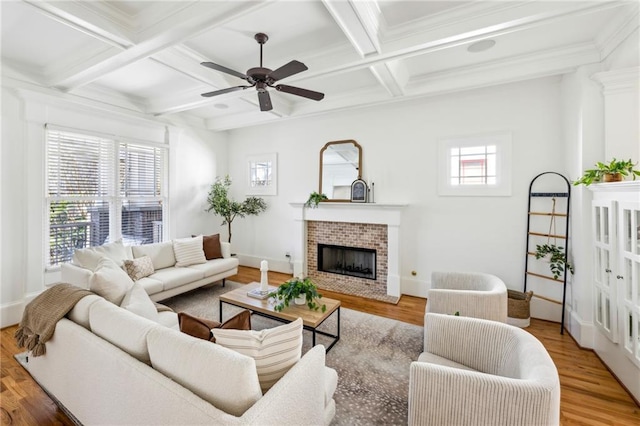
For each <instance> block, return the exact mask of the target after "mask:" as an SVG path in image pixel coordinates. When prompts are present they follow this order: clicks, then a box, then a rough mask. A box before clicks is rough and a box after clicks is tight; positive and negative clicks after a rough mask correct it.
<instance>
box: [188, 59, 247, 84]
mask: <svg viewBox="0 0 640 426" xmlns="http://www.w3.org/2000/svg"><path fill="white" fill-rule="evenodd" d="M200 65H204V66H205V67H207V68H211V69H212V70H216V71H220V72H224V73H227V74H229V75H232V76H234V77H238V78H241V79H243V80H249V77H248V76H246V75H245V74H242V73H240V72H238V71H234V70H232V69H230V68H227V67H223V66H222V65H218V64H214V63H213V62H201V63H200Z"/></svg>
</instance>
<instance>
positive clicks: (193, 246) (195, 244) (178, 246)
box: [173, 235, 207, 267]
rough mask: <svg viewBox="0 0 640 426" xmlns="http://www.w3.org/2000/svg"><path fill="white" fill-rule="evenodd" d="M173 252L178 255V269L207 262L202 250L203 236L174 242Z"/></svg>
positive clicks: (178, 239) (179, 239)
mask: <svg viewBox="0 0 640 426" xmlns="http://www.w3.org/2000/svg"><path fill="white" fill-rule="evenodd" d="M173 252H174V254H175V255H176V266H178V267H182V266H189V265H196V264H198V263H206V262H207V259H206V258H205V257H204V250H203V249H202V235H200V236H198V237H194V238H177V239H175V240H173Z"/></svg>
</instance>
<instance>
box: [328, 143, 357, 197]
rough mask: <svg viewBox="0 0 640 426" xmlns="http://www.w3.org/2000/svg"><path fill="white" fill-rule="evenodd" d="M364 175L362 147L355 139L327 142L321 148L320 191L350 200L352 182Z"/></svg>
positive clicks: (330, 195)
mask: <svg viewBox="0 0 640 426" xmlns="http://www.w3.org/2000/svg"><path fill="white" fill-rule="evenodd" d="M361 177H362V147H361V146H360V145H359V144H358V143H357V142H356V141H354V140H350V139H349V140H343V141H333V142H327V143H326V144H325V146H324V147H323V148H322V149H321V150H320V193H321V194H325V195H326V196H327V197H328V198H329V201H350V200H351V184H352V183H353V181H354V180H356V179H360V178H361Z"/></svg>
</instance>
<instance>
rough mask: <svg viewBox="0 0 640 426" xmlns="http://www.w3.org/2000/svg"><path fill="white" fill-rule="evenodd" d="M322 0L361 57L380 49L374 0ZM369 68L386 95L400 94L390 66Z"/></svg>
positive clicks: (377, 15) (383, 64) (400, 89)
mask: <svg viewBox="0 0 640 426" xmlns="http://www.w3.org/2000/svg"><path fill="white" fill-rule="evenodd" d="M323 3H324V5H325V7H326V8H327V10H328V11H329V13H330V14H331V16H332V17H333V19H334V20H335V21H336V24H337V25H338V26H339V27H340V29H341V30H342V32H343V33H344V35H345V36H346V37H347V39H348V40H349V41H350V42H351V44H352V45H353V47H354V49H355V50H356V51H357V52H358V54H359V55H360V56H361V57H363V58H364V57H366V56H371V55H375V54H379V53H380V52H381V47H380V40H379V33H380V25H381V21H380V20H381V19H382V12H381V11H380V8H379V7H378V3H377V2H376V1H375V0H374V1H368V2H359V1H353V0H349V1H344V0H323ZM397 67H402V65H397ZM369 70H370V71H371V73H372V74H373V75H374V77H375V78H376V80H378V82H379V83H380V84H381V85H382V86H383V87H384V89H385V90H386V91H387V93H389V95H391V96H401V95H402V94H403V92H402V87H401V85H400V83H399V81H398V79H397V78H396V76H395V72H394V70H392V69H391V68H390V67H388V66H387V64H385V63H384V62H381V63H376V64H373V65H371V66H370V67H369ZM305 77H306V76H305Z"/></svg>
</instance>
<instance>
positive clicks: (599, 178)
mask: <svg viewBox="0 0 640 426" xmlns="http://www.w3.org/2000/svg"><path fill="white" fill-rule="evenodd" d="M637 164H638V163H635V164H634V163H632V162H631V159H629V160H627V161H624V160H616V159H615V158H614V159H613V160H611V162H609V163H601V162H599V161H598V162H597V163H596V168H595V169H588V170H585V171H584V175H582V177H581V178H580V179H578V180H576V181H575V182H573V184H574V185H580V184H582V185H585V186H588V185H591V184H592V183H594V182H618V181H621V180H623V179H624V177H626V176H629V175H631V176H632V177H633V180H636V176H640V171H638V170H634V169H633V168H634V167H635V166H636V165H637Z"/></svg>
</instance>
